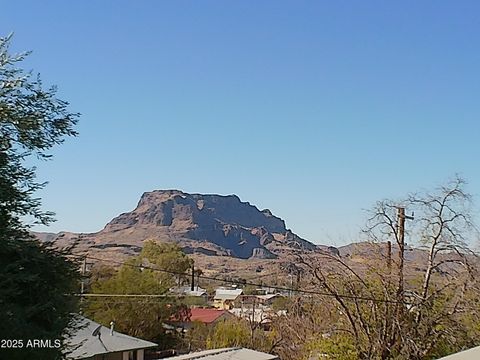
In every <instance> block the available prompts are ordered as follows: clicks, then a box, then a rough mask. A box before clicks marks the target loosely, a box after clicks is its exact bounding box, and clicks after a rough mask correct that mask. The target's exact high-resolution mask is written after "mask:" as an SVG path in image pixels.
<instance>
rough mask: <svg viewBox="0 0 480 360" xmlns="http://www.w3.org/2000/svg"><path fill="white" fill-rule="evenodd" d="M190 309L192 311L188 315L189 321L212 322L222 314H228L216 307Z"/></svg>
mask: <svg viewBox="0 0 480 360" xmlns="http://www.w3.org/2000/svg"><path fill="white" fill-rule="evenodd" d="M190 311H191V313H192V315H191V316H190V321H200V322H202V323H205V324H210V323H213V322H214V321H216V320H217V319H218V318H219V317H221V316H222V315H224V314H227V315H229V313H228V311H225V310H217V309H200V308H194V309H190Z"/></svg>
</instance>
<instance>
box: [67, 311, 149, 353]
mask: <svg viewBox="0 0 480 360" xmlns="http://www.w3.org/2000/svg"><path fill="white" fill-rule="evenodd" d="M66 344H67V350H66V351H65V352H66V358H67V359H72V360H73V359H75V360H79V359H85V360H87V359H88V360H143V359H144V350H145V349H148V348H152V347H155V346H157V344H155V343H153V342H150V341H145V340H141V339H138V338H134V337H132V336H128V335H125V334H122V333H119V332H118V331H115V330H114V324H113V323H112V327H111V328H110V329H109V328H107V327H105V326H102V325H100V324H98V323H96V322H95V321H92V320H90V319H87V318H85V317H83V316H78V317H77V318H76V322H75V325H74V326H73V330H72V331H71V334H70V335H69V336H68V337H67V339H66Z"/></svg>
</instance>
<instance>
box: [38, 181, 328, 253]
mask: <svg viewBox="0 0 480 360" xmlns="http://www.w3.org/2000/svg"><path fill="white" fill-rule="evenodd" d="M36 235H37V237H39V238H40V239H42V240H44V241H49V242H52V243H53V244H54V245H55V246H57V247H61V248H70V249H71V250H72V252H73V253H89V254H91V253H100V252H101V253H102V255H107V254H106V253H111V255H115V254H114V253H115V252H117V253H118V254H117V255H120V256H122V255H131V254H135V253H138V252H139V251H140V250H141V248H142V244H143V241H145V240H147V239H152V240H156V241H173V242H176V243H178V244H179V245H180V246H181V247H182V248H183V249H184V250H185V251H186V252H187V253H188V252H190V253H195V252H197V253H203V254H206V255H220V256H225V255H226V256H233V257H237V258H241V259H248V258H267V259H268V258H277V257H279V256H282V254H284V253H286V252H289V251H292V250H304V251H317V250H330V251H335V250H334V248H332V247H327V246H323V245H315V244H313V243H311V242H309V241H308V240H305V239H303V238H301V237H300V236H298V235H296V234H295V233H294V232H293V231H291V230H290V229H288V228H287V227H286V224H285V221H284V220H283V219H281V218H280V217H278V216H275V215H274V214H273V213H272V212H271V211H270V210H269V209H263V210H260V209H258V208H257V207H256V206H255V205H252V204H251V203H250V202H244V201H242V200H241V199H240V198H239V197H238V196H237V195H234V194H232V195H218V194H200V193H186V192H183V191H181V190H176V189H169V190H153V191H149V192H145V193H143V194H142V195H141V197H140V199H139V201H138V203H137V206H136V207H135V208H134V209H133V210H132V211H128V212H124V213H122V214H120V215H118V216H116V217H114V218H113V219H112V220H110V221H109V222H108V223H107V224H106V225H105V227H104V228H103V229H102V230H100V231H98V232H96V233H79V234H76V233H70V232H61V233H58V234H52V233H44V235H42V233H36ZM100 250H101V251H100Z"/></svg>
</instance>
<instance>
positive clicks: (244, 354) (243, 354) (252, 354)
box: [168, 348, 278, 360]
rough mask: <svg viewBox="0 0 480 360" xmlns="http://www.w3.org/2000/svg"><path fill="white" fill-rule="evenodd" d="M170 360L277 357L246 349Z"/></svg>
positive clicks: (208, 351) (197, 353) (178, 357)
mask: <svg viewBox="0 0 480 360" xmlns="http://www.w3.org/2000/svg"><path fill="white" fill-rule="evenodd" d="M168 359H169V360H170V359H172V360H174V359H176V360H195V359H202V360H275V359H278V357H277V356H275V355H271V354H266V353H263V352H259V351H254V350H250V349H245V348H225V349H215V350H205V351H199V352H194V353H191V354H186V355H180V356H174V357H170V358H168Z"/></svg>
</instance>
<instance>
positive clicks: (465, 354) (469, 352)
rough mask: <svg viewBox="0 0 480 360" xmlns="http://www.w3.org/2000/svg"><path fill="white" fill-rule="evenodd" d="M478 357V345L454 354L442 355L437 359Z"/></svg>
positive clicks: (472, 359)
mask: <svg viewBox="0 0 480 360" xmlns="http://www.w3.org/2000/svg"><path fill="white" fill-rule="evenodd" d="M477 359H480V346H477V347H474V348H472V349H469V350H465V351H460V352H458V353H456V354H452V355H448V356H445V357H442V358H441V359H439V360H477Z"/></svg>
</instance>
